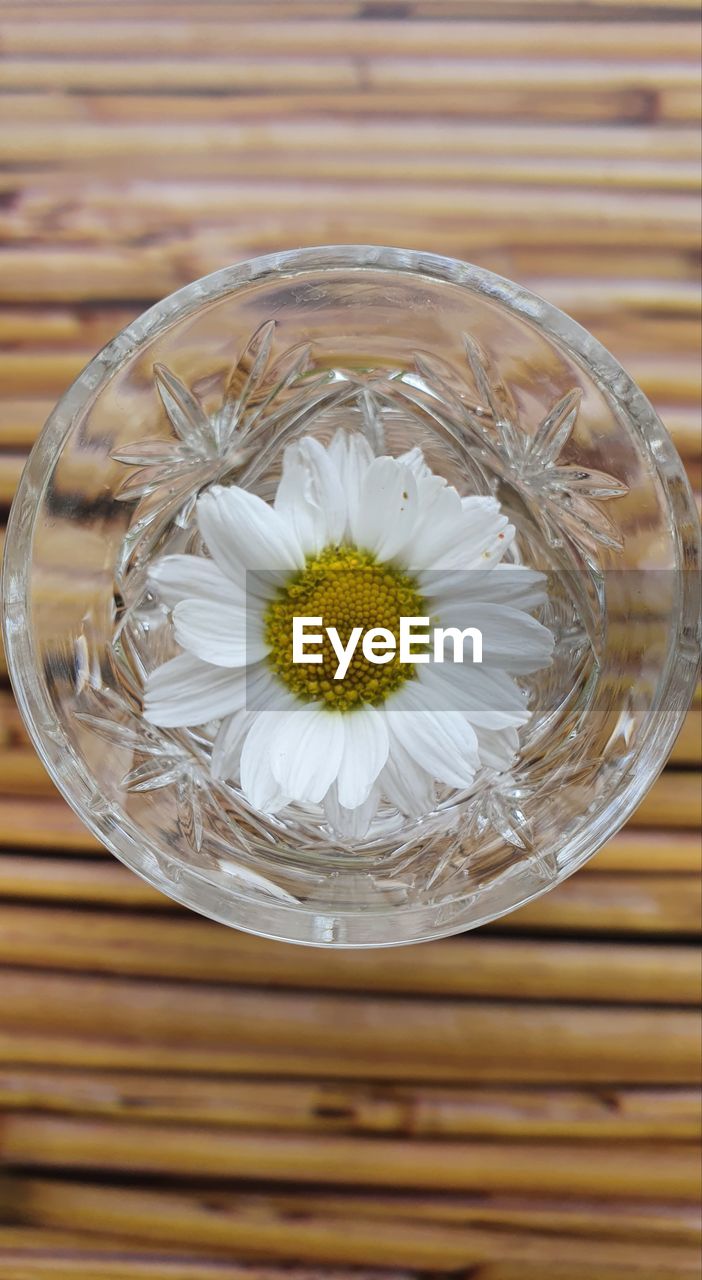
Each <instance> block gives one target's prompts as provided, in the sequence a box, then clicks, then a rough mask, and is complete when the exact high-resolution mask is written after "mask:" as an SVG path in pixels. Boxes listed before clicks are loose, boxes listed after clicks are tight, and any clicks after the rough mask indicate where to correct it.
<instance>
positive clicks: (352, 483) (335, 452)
mask: <svg viewBox="0 0 702 1280" xmlns="http://www.w3.org/2000/svg"><path fill="white" fill-rule="evenodd" d="M327 452H328V454H329V457H330V458H331V460H332V462H333V463H334V465H335V467H336V469H337V472H338V475H339V480H340V482H341V487H342V489H343V491H344V494H345V495H346V503H345V505H346V511H347V519H348V528H349V529H350V528H352V527H354V526H355V521H356V519H357V517H358V508H359V505H360V501H361V485H362V483H363V478H364V476H365V474H366V471H367V470H368V468H369V467H370V465H371V463H372V461H373V456H374V455H373V450H372V449H371V447H370V445H369V443H368V441H367V440H366V438H365V436H362V435H361V434H360V432H359V431H344V430H343V429H342V430H339V431H337V432H336V434H335V435H334V438H333V439H332V442H331V444H330V445H329V449H328V450H327Z"/></svg>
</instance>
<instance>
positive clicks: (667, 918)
mask: <svg viewBox="0 0 702 1280" xmlns="http://www.w3.org/2000/svg"><path fill="white" fill-rule="evenodd" d="M701 921H702V885H701V884H700V879H699V876H686V875H678V876H674V877H670V878H669V877H666V876H661V875H650V876H646V875H638V876H629V875H627V876H622V877H617V876H614V875H607V876H597V875H590V876H574V877H572V878H571V879H570V880H566V881H565V882H564V883H563V884H561V885H559V886H558V888H557V889H554V890H553V892H552V893H549V894H545V895H543V897H541V898H538V899H536V900H535V901H534V902H530V903H528V904H527V906H525V907H521V908H520V909H519V911H516V912H513V913H512V914H511V915H508V916H502V917H501V919H500V920H499V921H496V923H495V926H494V927H496V928H499V929H507V930H513V929H539V930H543V931H547V932H548V931H550V930H553V931H554V932H555V933H568V932H570V931H573V932H575V933H608V932H612V931H616V932H622V933H640V934H686V935H690V936H693V937H694V936H698V935H699V931H700V922H701Z"/></svg>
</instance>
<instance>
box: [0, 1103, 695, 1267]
mask: <svg viewBox="0 0 702 1280" xmlns="http://www.w3.org/2000/svg"><path fill="white" fill-rule="evenodd" d="M0 1152H2V1155H3V1157H4V1159H5V1160H6V1161H7V1162H8V1163H9V1164H11V1165H12V1166H13V1167H15V1168H36V1167H38V1166H42V1167H48V1168H52V1167H53V1168H56V1167H58V1168H62V1169H100V1170H104V1171H109V1172H119V1171H120V1170H123V1169H128V1170H129V1172H130V1175H132V1176H133V1175H134V1174H135V1173H141V1174H146V1175H149V1176H153V1175H167V1176H169V1177H180V1178H182V1177H188V1178H193V1177H195V1178H197V1177H213V1178H258V1179H273V1180H275V1181H290V1180H293V1181H295V1182H297V1183H300V1182H302V1183H305V1182H311V1183H322V1184H327V1183H329V1184H331V1185H336V1186H338V1185H342V1186H344V1185H346V1186H359V1185H360V1186H371V1187H382V1186H384V1185H390V1186H393V1187H397V1188H404V1189H407V1188H416V1189H420V1188H435V1189H437V1190H444V1189H445V1190H455V1191H481V1192H485V1191H488V1192H490V1191H499V1192H502V1191H516V1192H522V1193H526V1194H532V1195H533V1194H534V1193H536V1194H537V1195H538V1194H540V1193H545V1194H554V1193H556V1194H558V1195H561V1196H564V1197H567V1196H569V1195H576V1196H596V1195H601V1196H603V1197H609V1196H611V1197H612V1198H616V1199H627V1198H629V1199H631V1198H640V1199H642V1200H646V1199H649V1200H656V1199H670V1200H679V1201H683V1202H691V1203H693V1204H694V1203H697V1201H698V1198H699V1192H700V1163H699V1153H698V1152H697V1151H696V1150H694V1149H690V1148H688V1147H687V1146H682V1145H670V1144H663V1143H657V1144H656V1145H655V1146H652V1145H645V1144H639V1143H636V1144H630V1145H629V1144H628V1145H627V1146H626V1147H615V1146H612V1144H610V1143H607V1144H600V1143H594V1142H593V1143H588V1144H587V1145H586V1146H584V1145H581V1146H577V1145H575V1146H574V1145H573V1144H572V1143H567V1142H556V1141H554V1142H550V1143H548V1144H538V1143H534V1142H531V1143H529V1146H528V1149H527V1150H525V1148H524V1147H523V1146H520V1145H519V1144H515V1143H508V1142H500V1143H499V1144H498V1143H480V1142H471V1143H464V1142H461V1141H459V1140H456V1141H453V1142H438V1141H436V1140H433V1139H426V1140H424V1141H423V1142H422V1144H421V1150H420V1149H419V1148H415V1155H414V1159H413V1160H408V1159H407V1147H406V1143H403V1142H400V1141H397V1140H395V1139H392V1138H382V1137H378V1138H375V1139H374V1140H373V1141H372V1142H369V1141H367V1140H363V1139H358V1138H353V1137H346V1136H343V1135H337V1134H334V1135H317V1134H315V1135H307V1134H303V1135H300V1134H296V1133H271V1132H267V1131H264V1130H258V1131H256V1132H253V1133H249V1132H248V1131H246V1130H235V1131H232V1132H230V1133H226V1134H225V1133H221V1132H219V1131H218V1130H213V1129H206V1130H203V1129H196V1128H190V1127H186V1126H184V1125H179V1126H178V1128H177V1129H174V1128H173V1127H172V1126H170V1125H159V1124H136V1123H134V1122H131V1121H126V1120H120V1121H119V1122H113V1121H108V1120H88V1119H80V1120H79V1119H71V1118H63V1117H56V1116H49V1115H44V1116H39V1115H29V1114H19V1113H8V1114H6V1115H5V1117H4V1119H3V1122H2V1128H1V1129H0ZM364 1260H365V1261H370V1260H371V1259H370V1258H368V1259H364Z"/></svg>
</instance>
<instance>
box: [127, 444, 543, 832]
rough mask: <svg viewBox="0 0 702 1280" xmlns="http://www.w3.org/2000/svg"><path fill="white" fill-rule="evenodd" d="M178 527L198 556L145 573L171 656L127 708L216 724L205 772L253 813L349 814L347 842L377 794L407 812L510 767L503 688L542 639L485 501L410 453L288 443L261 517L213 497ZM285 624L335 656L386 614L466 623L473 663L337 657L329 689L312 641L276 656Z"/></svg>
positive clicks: (538, 663) (325, 660)
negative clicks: (307, 647)
mask: <svg viewBox="0 0 702 1280" xmlns="http://www.w3.org/2000/svg"><path fill="white" fill-rule="evenodd" d="M196 518H197V524H198V529H199V533H200V535H201V538H202V541H203V543H204V546H205V548H206V549H207V552H209V555H206V556H205V555H169V556H166V557H164V558H163V559H162V560H161V561H160V562H158V563H157V564H156V565H155V566H154V567H153V569H152V571H151V582H152V585H153V586H154V587H155V589H156V590H157V592H158V594H159V597H160V599H161V601H162V602H163V603H164V604H165V605H166V606H168V607H169V608H171V609H172V610H173V626H174V633H175V638H176V640H177V642H178V644H179V645H180V646H181V648H182V649H183V652H182V653H181V654H180V655H179V656H178V657H176V658H173V659H171V660H170V661H169V662H166V663H164V664H163V665H162V666H160V667H158V668H157V669H156V670H155V671H154V672H153V673H152V674H151V675H150V676H149V677H148V679H147V682H146V692H145V699H144V714H145V717H146V719H147V720H148V721H150V722H151V723H152V724H155V725H160V726H163V727H171V728H175V727H182V726H196V725H204V724H206V723H208V722H210V721H212V720H217V721H218V722H219V730H218V732H217V736H216V739H215V742H214V747H213V754H212V772H213V775H214V776H215V777H217V778H225V779H230V780H232V781H236V782H238V784H239V785H240V786H241V789H242V791H243V793H244V795H245V796H246V798H247V799H248V801H249V802H250V803H251V804H252V805H253V806H254V807H255V808H257V809H259V810H261V811H264V812H268V813H272V812H276V811H278V810H279V809H281V808H283V807H284V806H285V805H287V804H288V803H290V802H292V801H296V802H300V803H309V804H320V803H321V804H323V806H324V809H325V812H326V815H327V818H328V820H329V821H330V822H331V823H332V824H333V826H334V827H335V828H337V829H343V828H344V824H345V823H347V822H348V819H349V815H351V814H352V815H354V823H353V825H354V829H355V830H358V829H360V828H359V824H360V826H363V824H364V823H365V824H367V822H368V821H370V818H371V817H372V815H373V813H374V812H375V810H376V808H377V806H378V804H379V802H380V799H381V798H385V799H386V800H387V801H389V802H390V803H391V804H392V805H394V806H396V807H397V809H399V810H400V811H401V812H402V813H403V814H407V815H413V816H421V815H423V814H425V813H427V812H428V811H430V810H431V809H432V808H433V807H434V805H435V803H436V795H435V784H436V783H440V784H444V786H446V787H451V788H460V789H465V788H468V787H470V786H471V785H472V784H473V781H474V779H475V776H476V773H477V772H478V770H479V769H480V768H481V767H485V768H488V769H491V770H496V771H499V770H501V769H507V768H509V767H510V764H511V763H512V761H513V759H514V755H515V751H516V749H517V745H518V739H517V732H516V731H517V727H518V726H519V725H522V724H524V723H525V722H526V721H527V720H528V718H529V711H528V708H527V705H526V697H525V694H524V692H523V690H522V689H521V688H520V687H519V686H518V684H517V683H516V681H515V679H514V676H515V675H523V674H526V673H528V672H531V671H534V670H536V669H537V668H539V667H543V666H545V665H547V664H548V663H549V661H550V656H551V651H552V646H553V638H552V636H551V633H550V631H549V630H548V629H547V628H546V627H544V626H543V625H542V624H541V623H539V622H538V621H537V620H536V619H535V618H534V617H532V615H531V611H532V610H533V609H534V608H535V607H536V606H537V605H539V604H540V603H542V601H543V599H544V579H543V575H541V574H539V573H537V572H535V571H533V570H530V569H527V568H524V567H522V566H519V565H511V564H505V563H504V556H505V552H506V551H507V549H508V547H509V546H510V543H511V542H512V540H513V538H514V528H513V527H512V526H511V525H510V524H509V522H508V520H507V517H506V516H505V515H503V513H502V511H501V509H500V506H499V503H498V502H497V501H496V500H495V499H494V498H492V497H484V496H471V497H464V498H461V497H460V496H459V494H458V493H457V491H456V490H455V489H454V488H452V487H451V486H450V485H448V484H447V483H446V481H445V480H444V479H442V478H441V477H439V476H436V475H434V474H433V473H432V472H431V471H430V470H429V468H428V467H427V466H426V464H425V462H424V459H423V456H422V454H421V451H420V450H418V449H413V450H412V451H410V452H409V453H407V454H404V455H402V456H401V457H399V458H392V457H375V456H374V455H373V452H372V450H371V448H370V446H369V444H368V442H367V440H366V439H365V437H364V436H362V435H361V434H360V433H349V432H347V431H343V430H342V431H339V432H337V434H336V436H335V437H334V439H333V440H332V442H331V444H330V445H329V447H328V448H325V447H323V446H322V445H321V444H320V443H319V442H318V441H317V440H315V439H313V438H311V437H305V438H303V439H301V440H300V441H299V442H297V443H295V444H292V445H289V446H288V448H287V449H286V451H285V454H284V458H283V470H282V477H281V480H280V483H279V485H278V489H277V493H276V496H275V501H274V503H273V504H272V505H270V504H268V503H266V502H264V501H263V500H262V499H261V498H259V497H257V496H256V495H255V494H253V493H250V492H248V491H246V490H244V489H242V488H239V487H236V486H231V487H224V486H220V485H214V486H213V487H211V488H210V489H209V490H208V491H207V492H205V493H204V494H202V495H201V496H200V497H199V499H198V501H197V506H196ZM293 617H321V618H322V619H323V623H324V627H325V628H327V627H328V628H330V629H332V628H334V627H335V628H336V633H337V637H340V638H341V640H342V642H343V644H344V645H346V644H347V643H348V641H349V639H350V637H351V634H352V631H353V629H354V628H358V629H359V632H358V633H357V634H360V632H361V631H364V630H365V629H366V628H384V629H385V633H386V634H387V633H390V635H391V636H392V637H395V636H397V635H398V631H399V626H400V619H401V618H413V617H426V618H429V619H431V624H432V626H442V627H447V628H448V627H459V628H462V629H463V628H466V627H468V626H470V627H473V628H476V629H478V630H479V631H480V633H481V634H482V641H483V658H482V663H480V664H478V663H473V662H463V663H453V662H445V661H442V660H441V658H442V656H443V655H442V654H438V655H437V654H436V653H435V654H434V655H433V657H432V656H431V655H430V654H429V653H427V654H426V658H425V659H424V660H423V659H422V657H421V656H419V657H417V656H415V660H414V661H402V660H401V659H400V656H398V653H397V651H396V650H391V651H389V652H388V653H386V654H385V655H384V661H383V662H382V664H378V663H375V662H370V661H369V660H368V659H367V657H366V656H365V654H364V653H363V651H362V650H359V648H358V647H357V648H356V649H355V650H353V653H352V654H351V657H350V660H349V664H348V669H347V671H346V674H345V675H344V676H343V678H340V679H339V678H336V674H337V672H338V651H337V650H336V649H334V648H333V643H332V642H330V641H329V637H328V635H327V638H325V639H323V641H322V642H321V644H320V645H319V647H318V651H319V655H320V657H321V661H318V662H317V663H315V664H314V665H312V664H301V663H300V662H296V661H293V650H292V619H293ZM437 657H438V660H437Z"/></svg>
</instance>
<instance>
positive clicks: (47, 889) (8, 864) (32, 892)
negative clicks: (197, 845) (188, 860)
mask: <svg viewBox="0 0 702 1280" xmlns="http://www.w3.org/2000/svg"><path fill="white" fill-rule="evenodd" d="M25 803H26V802H25ZM0 812H1V810H0ZM76 821H77V820H76ZM85 835H86V837H88V836H89V833H88V832H87V831H86V832H85ZM85 847H86V849H87V850H89V851H90V852H92V846H90V845H88V843H87V841H86V845H85ZM95 851H96V852H106V851H105V850H102V848H100V847H98V846H96V850H95ZM0 896H1V897H2V898H3V899H5V900H7V899H12V898H23V899H28V900H39V901H42V902H66V903H70V902H75V903H92V904H93V905H101V906H109V907H131V908H132V909H140V908H144V907H146V908H148V909H149V910H151V911H175V910H176V904H175V903H174V902H172V901H171V899H170V898H166V897H165V896H164V895H163V894H162V893H159V892H158V891H157V890H156V889H153V888H152V887H151V885H149V884H147V883H146V881H144V880H142V879H141V878H140V877H139V876H135V875H132V874H131V873H130V872H129V871H127V870H126V868H124V867H122V866H120V864H119V863H118V862H117V860H116V859H114V858H111V859H105V860H104V861H102V860H101V861H99V862H98V861H93V860H92V859H87V858H80V859H78V858H71V859H62V858H57V857H51V858H39V857H34V856H32V857H23V856H21V855H17V856H13V855H12V854H7V853H2V854H0Z"/></svg>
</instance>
